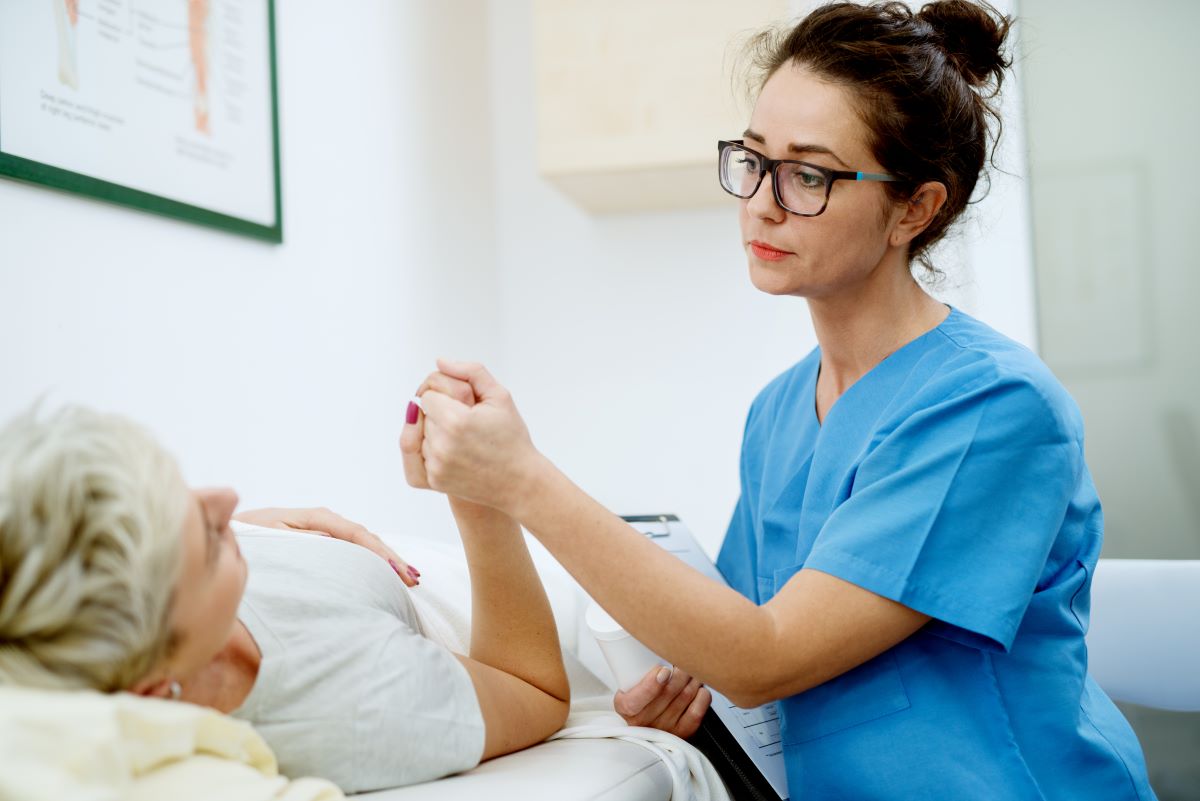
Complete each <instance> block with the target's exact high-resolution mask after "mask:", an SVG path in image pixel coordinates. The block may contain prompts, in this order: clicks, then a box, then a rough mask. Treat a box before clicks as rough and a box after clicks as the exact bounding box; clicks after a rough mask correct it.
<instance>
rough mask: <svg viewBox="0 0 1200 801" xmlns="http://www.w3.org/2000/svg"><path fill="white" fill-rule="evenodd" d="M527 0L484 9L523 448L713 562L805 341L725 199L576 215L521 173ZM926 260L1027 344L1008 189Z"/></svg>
mask: <svg viewBox="0 0 1200 801" xmlns="http://www.w3.org/2000/svg"><path fill="white" fill-rule="evenodd" d="M531 5H532V4H531V2H530V0H492V2H491V4H490V10H491V23H490V46H491V54H490V74H491V92H492V96H493V98H495V101H494V102H495V115H494V122H493V126H494V130H493V135H494V139H493V153H494V155H495V159H496V190H497V202H496V215H497V216H496V219H497V234H496V236H497V239H496V245H497V255H496V258H497V269H498V275H499V286H500V293H501V294H500V298H501V304H500V306H501V309H502V310H503V317H502V326H503V328H502V330H503V333H504V338H503V343H504V346H503V347H504V354H505V358H506V361H507V363H508V370H507V371H505V372H504V373H503V374H501V375H500V376H499V377H500V378H501V380H502V381H504V382H506V383H507V384H508V385H509V387H510V389H512V391H513V393H514V396H515V397H516V399H517V402H518V404H519V406H520V408H521V410H522V411H523V413H524V414H525V416H526V418H527V421H528V423H529V425H530V429H531V431H532V432H533V436H534V440H535V442H536V443H537V444H538V445H539V446H540V447H541V448H542V449H543V450H544V451H545V452H546V453H547V454H548V455H549V456H550V457H551V458H552V459H554V460H556V461H557V462H558V463H559V465H560V466H561V467H562V468H563V469H564V470H565V471H566V472H567V474H568V475H570V476H572V477H573V478H574V479H575V480H576V481H577V482H578V483H579V484H580V485H582V486H583V487H584V488H585V489H587V490H589V491H590V492H592V493H593V494H594V495H595V496H596V497H597V498H598V499H599V500H600V501H601V502H602V503H604V504H606V505H608V506H609V508H611V509H613V510H614V511H618V512H620V513H625V514H628V513H643V512H676V513H678V514H680V515H681V517H682V518H683V519H684V520H685V521H687V522H688V523H689V525H690V526H691V528H692V530H693V532H694V533H695V534H696V535H697V536H698V537H699V538H700V539H701V540H702V541H703V542H704V543H705V544H706V546H707V547H708V548H710V550H712V551H714V552H715V550H716V549H717V547H718V546H719V543H720V539H721V537H722V536H723V534H724V530H725V526H726V525H727V523H728V519H729V515H730V513H731V512H732V510H733V504H734V502H735V501H736V498H737V491H738V477H737V465H738V449H739V446H740V444H741V435H742V425H743V422H744V418H745V414H746V411H747V410H748V408H749V405H750V401H751V400H752V399H753V397H754V395H755V394H756V393H757V392H758V390H759V389H760V388H761V387H762V385H763V384H765V383H766V382H767V381H768V380H769V379H770V378H772V377H773V376H775V375H777V374H778V373H780V372H782V371H783V370H785V369H786V368H787V367H789V366H790V365H791V364H793V363H794V362H796V361H797V360H799V359H800V358H801V357H803V355H804V354H805V353H807V352H808V351H809V350H810V349H811V348H812V347H813V346H814V344H815V338H814V335H813V333H812V327H811V325H810V322H809V319H808V312H807V310H806V307H805V306H804V304H803V302H802V301H800V300H796V299H790V298H787V299H780V298H771V297H768V296H765V295H762V294H760V293H758V292H757V291H756V290H755V289H754V288H753V287H752V286H751V285H750V283H749V281H748V280H747V277H746V269H747V268H746V262H745V256H744V255H743V253H742V249H741V247H740V245H739V234H738V227H737V218H736V207H735V205H734V203H735V202H736V201H732V200H731V201H730V204H729V205H728V206H726V207H720V208H713V209H710V210H700V211H679V212H671V213H640V214H630V215H607V216H591V215H588V214H586V213H584V212H582V211H580V210H579V209H578V208H576V207H575V206H574V205H572V203H571V202H570V201H569V200H567V199H566V198H565V197H564V196H563V195H561V194H560V193H558V192H557V191H556V190H555V189H554V188H553V187H552V186H551V185H550V184H549V183H548V182H546V181H544V180H542V179H540V178H539V177H538V176H537V174H536V150H535V147H536V142H535V138H536V137H535V105H534V104H535V97H534V63H533V49H534V48H533V37H532V20H531V14H532V8H531ZM630 24H637V21H636V20H631V21H630ZM720 55H721V54H716V56H715V57H720ZM1014 83H1015V82H1014ZM1006 89H1007V90H1008V94H1007V99H1008V101H1009V111H1010V118H1009V120H1008V125H1007V128H1006V135H1007V136H1008V137H1009V138H1007V139H1006V154H1007V159H1006V163H1007V165H1008V167H1007V169H1009V171H1010V172H1015V173H1017V174H1018V175H1022V174H1023V173H1024V170H1023V167H1022V165H1023V156H1022V154H1023V152H1024V144H1023V137H1022V126H1021V121H1020V118H1019V113H1018V112H1019V102H1017V101H1018V100H1019V91H1018V89H1017V88H1016V86H1015V85H1009V86H1006ZM718 100H719V101H720V102H724V100H725V99H724V98H722V99H715V100H714V102H718ZM1014 164H1015V165H1016V166H1014ZM714 180H715V177H714ZM939 263H940V264H941V265H942V266H943V267H944V268H945V270H946V272H947V273H948V280H947V287H946V292H945V293H944V294H948V295H949V296H950V297H951V298H952V299H953V300H954V302H956V303H957V304H959V305H961V306H962V307H963V308H965V309H966V310H968V311H970V312H972V313H975V314H977V315H978V316H980V317H981V318H983V319H984V320H986V321H988V322H990V323H992V324H993V325H995V326H997V327H998V328H1000V329H1001V330H1003V331H1005V332H1006V333H1008V334H1010V335H1011V336H1014V337H1016V338H1017V339H1019V340H1021V341H1024V342H1026V343H1032V342H1033V339H1034V324H1033V318H1034V314H1033V300H1032V288H1031V287H1032V269H1031V259H1030V245H1029V221H1028V204H1027V200H1026V191H1025V186H1024V183H1023V180H1022V179H1021V178H1019V177H1017V178H1010V177H1006V176H1004V175H997V176H996V184H995V187H994V189H993V192H992V194H991V196H990V197H989V198H988V199H987V201H986V202H985V203H984V204H982V205H980V206H979V207H977V208H976V211H975V213H974V216H973V219H972V221H970V222H969V223H968V224H967V225H966V226H964V227H963V229H962V234H961V236H960V238H959V239H958V240H957V241H955V242H952V243H950V246H949V247H948V248H947V249H946V250H945V251H944V253H943V254H942V256H941V257H940V259H939Z"/></svg>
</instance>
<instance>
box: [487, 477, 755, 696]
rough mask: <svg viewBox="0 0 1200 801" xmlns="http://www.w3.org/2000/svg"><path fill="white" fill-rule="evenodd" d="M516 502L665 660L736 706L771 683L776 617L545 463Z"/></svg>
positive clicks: (515, 511)
mask: <svg viewBox="0 0 1200 801" xmlns="http://www.w3.org/2000/svg"><path fill="white" fill-rule="evenodd" d="M539 459H540V457H539ZM512 504H513V505H512V508H511V509H510V510H509V511H510V513H511V514H512V515H513V517H515V518H516V519H517V520H519V521H520V522H521V523H522V524H524V526H525V527H526V528H527V529H529V531H530V533H532V534H533V535H534V536H535V537H537V538H538V540H540V541H541V542H542V544H544V545H545V546H546V547H547V548H548V549H549V550H550V552H551V553H552V554H554V556H555V558H557V559H558V561H559V562H560V563H562V565H563V566H564V567H565V568H566V569H567V571H568V572H570V573H571V575H572V576H574V577H575V579H576V580H577V581H578V582H579V583H580V584H582V585H583V587H584V589H585V590H587V592H588V593H589V594H590V595H591V596H592V598H594V599H595V600H596V601H597V602H598V603H600V605H601V606H603V607H604V608H605V609H606V610H608V612H609V613H610V614H611V615H612V616H613V617H614V618H615V619H616V620H617V622H619V623H620V624H621V625H622V626H624V628H625V630H626V631H628V632H629V633H630V634H632V635H633V636H634V637H636V638H637V639H638V640H640V641H641V642H643V643H645V644H646V645H647V646H648V647H649V648H650V649H651V650H653V651H654V652H655V653H657V654H658V655H659V656H660V657H662V658H663V659H666V660H668V661H670V662H671V663H673V664H675V665H678V666H679V667H680V668H682V669H683V670H685V671H687V672H688V673H691V674H692V675H693V676H696V677H697V678H699V679H700V680H701V681H703V682H704V683H706V684H708V685H709V686H711V687H713V688H714V689H716V690H718V691H720V692H721V693H723V694H725V695H726V696H728V697H730V698H731V699H733V700H734V702H735V703H739V700H744V701H749V700H751V699H752V698H754V697H756V696H757V695H758V694H760V693H761V692H762V691H763V685H764V683H766V684H769V683H770V682H771V681H773V677H772V676H771V675H769V673H770V672H771V671H773V670H774V666H773V664H772V662H773V661H774V660H773V655H772V651H773V650H774V643H775V641H776V637H775V632H774V622H773V619H772V617H771V615H770V614H768V613H767V612H766V611H765V610H764V609H763V608H761V607H759V606H757V605H755V604H754V603H752V602H751V601H749V600H747V599H746V598H745V597H744V596H742V595H741V594H740V593H738V592H736V591H735V590H733V589H730V588H729V587H727V586H724V585H722V584H719V583H717V582H716V581H714V580H712V579H710V578H708V577H707V576H704V575H702V574H700V573H699V572H697V571H695V570H693V569H692V568H690V567H689V566H687V565H686V564H684V563H683V562H682V561H680V560H679V559H677V558H675V557H674V556H672V555H671V554H669V553H667V552H666V551H664V550H662V549H661V548H659V547H658V546H657V545H655V544H653V543H652V542H650V541H649V540H647V539H646V537H645V536H643V535H642V534H640V533H638V532H637V531H635V530H634V529H633V528H632V527H631V526H629V525H628V524H627V523H625V522H624V521H623V520H621V519H620V518H619V517H617V516H616V515H614V514H613V513H612V512H609V511H608V510H607V509H605V508H604V507H603V506H601V505H600V504H599V503H597V502H596V501H595V500H593V499H592V498H591V497H589V496H588V495H587V494H586V493H584V492H583V491H582V490H581V489H579V488H578V487H577V486H575V485H574V484H573V483H571V481H570V480H569V479H568V478H567V477H566V476H565V475H563V474H562V473H561V472H560V471H559V470H558V469H557V468H555V467H554V466H553V465H552V464H551V463H550V462H549V461H548V460H544V459H540V462H539V464H537V465H535V466H532V467H531V470H530V471H529V473H528V474H527V475H526V477H525V479H524V480H523V481H522V486H521V487H520V489H519V490H518V491H517V492H516V493H515V495H514V497H513V500H512ZM748 654H754V655H755V657H754V658H749V659H748V658H747V655H748Z"/></svg>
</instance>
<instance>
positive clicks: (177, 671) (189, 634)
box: [168, 489, 246, 679]
mask: <svg viewBox="0 0 1200 801" xmlns="http://www.w3.org/2000/svg"><path fill="white" fill-rule="evenodd" d="M237 502H238V497H237V493H235V492H234V491H233V490H231V489H201V490H192V491H191V493H190V497H189V499H188V511H187V516H186V517H185V518H184V522H183V567H182V570H181V571H180V576H179V582H178V583H177V584H176V586H175V599H174V604H173V606H172V613H171V625H172V628H173V630H174V632H175V635H176V637H177V643H178V644H177V647H176V649H175V651H174V653H173V654H172V656H171V658H170V664H169V665H168V673H169V677H171V678H179V679H182V678H186V677H188V676H190V675H191V674H193V673H194V672H195V671H197V670H199V669H200V668H202V667H204V666H205V665H207V664H208V663H209V662H210V661H212V658H213V657H214V656H216V654H217V653H218V652H219V651H220V650H221V649H222V648H224V647H225V644H226V643H227V642H228V641H229V637H230V635H231V634H232V632H233V627H234V624H235V623H236V622H237V610H238V604H239V603H240V602H241V600H242V592H243V591H244V590H245V588H246V560H245V559H244V558H243V557H242V553H241V551H240V550H239V549H238V545H237V540H236V539H235V538H234V536H233V531H232V530H231V529H230V527H229V520H230V518H231V517H232V515H233V511H234V509H235V508H237Z"/></svg>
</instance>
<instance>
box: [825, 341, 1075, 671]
mask: <svg viewBox="0 0 1200 801" xmlns="http://www.w3.org/2000/svg"><path fill="white" fill-rule="evenodd" d="M906 405H910V407H911V410H912V411H911V413H909V412H907V411H904V410H902V411H900V412H899V413H898V414H896V415H895V416H894V419H895V422H894V423H893V424H891V425H889V426H886V427H884V428H883V429H881V430H879V431H877V432H876V434H875V440H876V442H875V444H874V446H873V447H872V448H871V449H870V452H869V454H868V455H867V456H866V457H865V458H864V459H863V460H862V462H861V463H860V464H859V465H858V468H857V470H856V472H855V474H854V477H853V487H852V490H851V493H850V496H849V497H848V498H847V499H846V500H845V502H843V503H842V504H841V505H840V506H838V507H837V508H836V509H835V510H834V511H833V513H832V514H831V515H830V516H829V518H828V520H827V521H826V523H825V525H824V526H823V527H822V529H821V531H820V533H819V534H818V536H817V538H816V540H815V542H814V543H813V547H812V550H811V552H810V553H809V554H808V557H807V559H806V560H805V563H804V566H805V567H807V568H811V569H815V570H820V571H822V572H824V573H829V574H831V575H834V576H837V577H839V578H842V579H845V580H846V581H849V582H852V583H854V584H857V585H858V586H860V587H863V588H865V589H868V590H871V591H872V592H874V593H876V594H878V595H882V596H884V597H886V598H890V599H892V600H895V601H898V602H900V603H902V604H904V605H905V606H908V607H909V608H911V609H915V610H917V611H919V612H923V613H925V614H927V615H929V616H931V617H933V618H936V619H937V620H938V621H941V622H943V623H945V624H949V626H946V627H939V628H940V630H939V632H938V633H941V634H943V636H949V637H951V638H957V639H961V640H963V641H964V642H965V643H966V644H970V645H976V646H981V647H995V648H999V649H1001V650H1007V649H1008V647H1009V646H1010V645H1011V644H1012V640H1013V637H1014V635H1015V633H1016V631H1017V628H1018V626H1019V625H1020V623H1021V620H1022V617H1023V616H1024V614H1025V609H1026V606H1027V605H1028V603H1029V600H1030V598H1031V597H1032V595H1033V592H1034V588H1035V586H1036V585H1037V582H1038V579H1039V577H1040V576H1041V575H1042V571H1043V569H1044V568H1045V565H1046V561H1047V556H1048V555H1049V552H1050V549H1051V546H1052V545H1053V543H1054V540H1055V537H1056V536H1057V534H1058V531H1059V529H1060V528H1061V526H1062V522H1063V518H1064V516H1065V515H1066V512H1067V507H1068V504H1069V502H1070V500H1071V496H1072V494H1073V493H1074V492H1075V488H1076V486H1077V484H1078V482H1079V473H1080V469H1081V466H1082V455H1081V453H1080V448H1079V445H1078V444H1077V442H1076V441H1075V439H1074V438H1073V437H1072V436H1071V434H1070V432H1069V431H1068V430H1067V428H1066V426H1067V424H1066V422H1065V421H1064V420H1062V419H1061V418H1060V417H1059V416H1057V415H1056V414H1055V413H1054V411H1053V409H1052V407H1051V405H1050V404H1048V403H1047V402H1046V400H1045V399H1044V398H1043V397H1042V395H1041V393H1040V392H1039V390H1038V388H1037V387H1036V386H1035V385H1033V384H1031V383H1028V382H1026V381H1020V380H1014V379H1012V378H1001V377H999V376H997V374H996V373H995V372H994V371H993V370H992V369H990V368H989V366H988V365H987V364H986V363H976V364H971V365H967V366H964V368H963V369H962V370H956V371H953V372H951V373H949V374H948V375H947V376H946V377H945V378H943V379H941V380H938V381H935V382H932V383H931V384H930V385H927V386H926V387H925V388H924V389H923V391H922V392H921V393H920V394H919V395H918V396H917V397H914V398H913V399H912V401H911V404H906Z"/></svg>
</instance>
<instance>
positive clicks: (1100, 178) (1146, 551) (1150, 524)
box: [1024, 0, 1200, 559]
mask: <svg viewBox="0 0 1200 801" xmlns="http://www.w3.org/2000/svg"><path fill="white" fill-rule="evenodd" d="M1024 6H1025V7H1026V9H1027V11H1028V16H1027V18H1026V25H1027V26H1028V31H1027V36H1026V42H1027V48H1026V52H1027V56H1026V62H1027V68H1028V74H1029V75H1030V79H1031V80H1030V92H1029V110H1030V117H1029V119H1030V131H1031V132H1032V141H1033V143H1034V144H1035V145H1036V147H1035V148H1034V149H1033V151H1032V153H1033V184H1034V188H1035V192H1034V197H1033V199H1034V212H1035V216H1034V220H1035V223H1036V231H1037V255H1038V278H1039V281H1038V288H1039V295H1040V301H1041V319H1042V321H1043V326H1044V329H1045V333H1046V337H1045V357H1046V361H1047V363H1049V365H1050V366H1051V367H1052V368H1053V369H1054V370H1055V372H1056V373H1057V374H1058V375H1059V376H1060V377H1061V378H1062V380H1063V382H1064V384H1065V385H1066V386H1067V388H1068V389H1069V390H1070V391H1071V393H1072V394H1073V395H1074V396H1075V399H1076V400H1077V401H1078V402H1079V405H1080V408H1081V409H1082V410H1083V415H1084V420H1085V423H1086V425H1087V439H1088V463H1089V465H1090V467H1091V469H1092V472H1093V475H1094V477H1095V481H1096V486H1097V489H1098V490H1099V493H1100V498H1101V500H1102V502H1103V503H1104V517H1105V542H1104V555H1105V556H1108V557H1137V558H1147V557H1153V558H1172V559H1197V558H1200V353H1198V352H1197V349H1196V343H1197V341H1198V340H1200V324H1198V323H1197V318H1196V311H1195V309H1196V298H1197V296H1200V256H1198V255H1197V250H1196V245H1195V239H1194V236H1195V227H1196V220H1197V218H1198V217H1200V197H1198V196H1197V193H1196V191H1195V188H1194V185H1193V181H1192V180H1191V179H1190V178H1189V177H1188V176H1187V167H1186V166H1184V165H1188V164H1190V163H1191V162H1192V161H1193V159H1194V152H1195V143H1196V130H1197V126H1198V125H1200V94H1198V93H1197V91H1196V88H1195V85H1194V78H1193V76H1194V75H1195V74H1196V70H1197V68H1198V67H1200V57H1198V56H1197V51H1196V47H1195V43H1194V36H1193V35H1192V32H1193V31H1194V30H1195V28H1196V25H1197V24H1200V6H1197V5H1196V4H1193V3H1177V2H1174V0H1155V1H1154V2H1146V3H1142V4H1139V5H1138V7H1137V13H1131V12H1130V11H1129V9H1123V10H1124V11H1125V12H1126V13H1107V14H1106V13H1098V12H1096V11H1095V10H1094V8H1093V4H1091V3H1086V2H1083V1H1082V0H1072V1H1071V2H1064V0H1053V2H1050V1H1049V0H1026V2H1025V4H1024ZM1085 16H1087V17H1089V18H1090V19H1091V22H1090V23H1089V25H1088V26H1087V29H1086V31H1085V30H1083V29H1081V28H1080V27H1079V25H1078V23H1079V20H1080V19H1081V18H1083V17H1085ZM1118 51H1120V53H1121V56H1120V58H1113V53H1116V52H1118ZM1080 76H1087V79H1086V80H1081V79H1080ZM1035 80H1036V82H1035Z"/></svg>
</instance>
